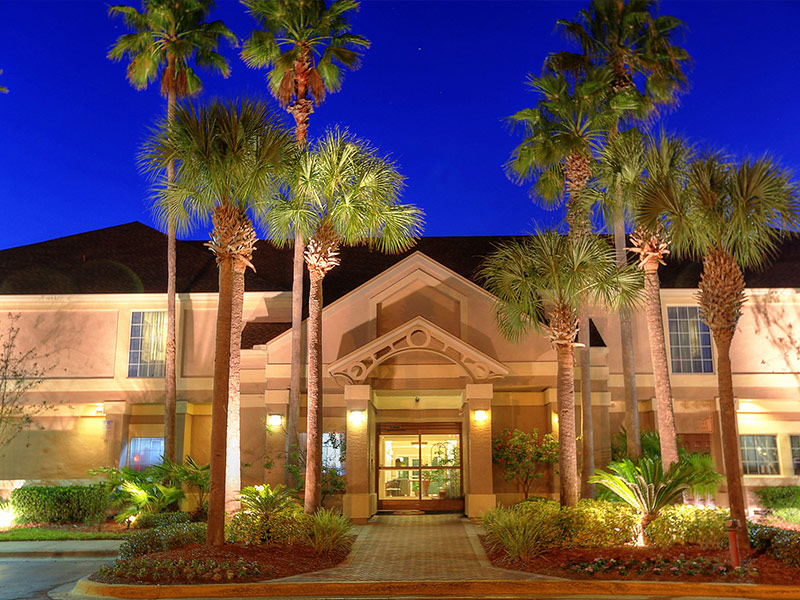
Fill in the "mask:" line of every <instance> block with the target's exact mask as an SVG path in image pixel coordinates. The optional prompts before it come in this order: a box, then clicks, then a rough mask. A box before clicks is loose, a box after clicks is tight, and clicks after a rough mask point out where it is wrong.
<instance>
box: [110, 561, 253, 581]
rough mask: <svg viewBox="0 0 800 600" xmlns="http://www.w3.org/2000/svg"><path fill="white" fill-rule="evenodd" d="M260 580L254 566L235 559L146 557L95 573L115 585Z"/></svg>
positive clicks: (116, 564) (118, 562)
mask: <svg viewBox="0 0 800 600" xmlns="http://www.w3.org/2000/svg"><path fill="white" fill-rule="evenodd" d="M260 576H261V566H260V565H259V564H258V563H257V562H252V561H248V560H243V559H241V558H240V559H238V560H236V561H216V560H214V559H210V558H204V559H194V560H184V559H182V558H179V559H178V560H172V559H166V558H160V559H159V558H150V557H147V556H144V557H140V558H132V559H130V560H122V561H117V562H115V563H114V564H112V565H105V566H103V567H101V568H100V570H99V571H98V572H97V575H96V577H97V579H100V580H104V581H108V580H113V581H114V582H116V583H170V584H173V583H200V582H216V583H225V582H232V581H242V580H252V579H255V578H257V577H260Z"/></svg>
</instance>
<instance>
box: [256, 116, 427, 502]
mask: <svg viewBox="0 0 800 600" xmlns="http://www.w3.org/2000/svg"><path fill="white" fill-rule="evenodd" d="M402 189H403V177H402V176H401V175H400V174H399V173H398V171H397V168H396V166H395V164H394V163H393V162H391V161H390V160H388V159H386V158H384V157H382V156H379V155H378V152H377V150H375V149H374V148H372V147H370V146H369V144H368V143H366V142H364V141H361V140H358V139H355V138H354V137H352V136H350V135H349V134H348V133H347V132H341V131H331V132H328V133H327V134H326V135H325V137H324V138H323V139H322V140H321V141H320V142H318V143H317V144H316V145H315V147H314V148H313V149H312V150H311V151H309V152H306V153H304V154H303V156H302V157H301V159H300V161H299V166H298V169H297V176H296V177H295V178H294V182H293V189H292V192H293V196H292V197H289V198H286V197H283V198H281V199H279V200H278V201H276V202H275V203H274V204H273V206H272V209H271V211H270V213H269V217H268V222H269V224H270V231H271V232H272V233H273V235H274V237H275V239H276V241H277V242H278V243H280V241H281V240H286V239H288V238H289V237H290V236H291V235H292V234H293V232H294V231H296V229H297V228H298V226H299V227H300V230H301V231H303V232H306V233H307V234H308V233H310V234H311V235H310V238H309V240H308V244H307V245H306V248H305V253H304V255H305V262H306V266H307V267H308V272H309V276H310V281H311V287H310V290H309V298H308V409H307V410H308V417H307V432H308V443H307V449H306V488H305V511H306V512H307V513H312V512H315V511H316V510H317V509H318V508H319V506H320V501H321V490H320V483H321V476H322V430H321V427H322V282H323V279H324V278H325V275H326V274H327V273H328V272H329V271H330V270H331V269H333V268H334V267H336V266H337V265H338V264H339V248H340V247H341V246H342V245H356V244H362V243H368V244H370V245H372V246H374V247H376V248H377V249H378V250H380V251H381V252H390V253H394V252H402V251H403V250H407V249H408V248H410V247H411V246H412V245H413V244H414V242H415V240H416V239H417V238H418V237H419V235H420V232H421V229H422V224H423V213H422V211H421V210H420V209H418V208H417V207H415V206H413V205H409V204H400V203H399V199H400V192H401V191H402Z"/></svg>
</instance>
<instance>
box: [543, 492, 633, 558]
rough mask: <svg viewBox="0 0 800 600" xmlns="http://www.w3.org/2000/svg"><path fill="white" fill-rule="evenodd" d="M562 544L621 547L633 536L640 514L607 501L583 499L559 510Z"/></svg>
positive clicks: (625, 506) (622, 505) (630, 508)
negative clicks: (572, 505) (576, 503)
mask: <svg viewBox="0 0 800 600" xmlns="http://www.w3.org/2000/svg"><path fill="white" fill-rule="evenodd" d="M558 516H559V522H560V527H561V531H562V534H561V539H562V542H561V543H562V545H563V546H573V547H579V548H580V547H594V546H602V547H607V546H623V545H625V544H629V543H631V542H633V541H634V540H635V539H636V535H637V533H638V527H639V521H640V517H639V514H638V513H637V512H636V511H635V510H634V509H633V508H632V507H630V506H627V505H625V504H621V503H619V502H609V501H608V500H591V499H588V498H587V499H583V500H580V501H579V502H578V506H576V507H575V508H569V507H563V508H562V509H561V511H560V513H559V515H558Z"/></svg>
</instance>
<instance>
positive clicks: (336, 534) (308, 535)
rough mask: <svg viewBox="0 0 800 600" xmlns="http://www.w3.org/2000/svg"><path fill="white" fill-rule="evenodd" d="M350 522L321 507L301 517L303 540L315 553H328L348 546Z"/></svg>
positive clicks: (349, 541)
mask: <svg viewBox="0 0 800 600" xmlns="http://www.w3.org/2000/svg"><path fill="white" fill-rule="evenodd" d="M351 526H352V523H351V522H350V520H349V519H347V518H345V517H343V516H342V515H338V514H336V513H335V512H333V511H332V510H329V509H327V508H321V509H320V510H318V511H317V512H315V513H314V514H312V515H308V516H307V517H305V518H304V519H303V536H304V538H305V541H306V542H307V543H308V544H309V545H310V546H311V547H312V548H313V549H314V552H316V553H317V554H329V553H331V552H334V551H336V550H339V549H340V548H347V547H349V546H350V543H351V539H350V536H349V535H348V534H349V533H350V527H351Z"/></svg>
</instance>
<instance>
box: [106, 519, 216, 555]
mask: <svg viewBox="0 0 800 600" xmlns="http://www.w3.org/2000/svg"><path fill="white" fill-rule="evenodd" d="M207 530H208V527H207V525H206V524H205V523H182V524H180V525H166V526H164V527H154V528H153V529H142V530H141V531H136V532H134V533H133V534H131V536H130V537H129V538H128V539H127V540H125V541H124V542H122V545H121V546H120V547H119V557H120V558H121V559H123V560H126V559H129V558H134V557H137V556H144V555H145V554H152V553H153V552H162V551H164V550H174V549H175V548H182V547H183V546H189V545H191V544H201V543H203V542H204V541H205V539H206V532H207Z"/></svg>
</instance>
